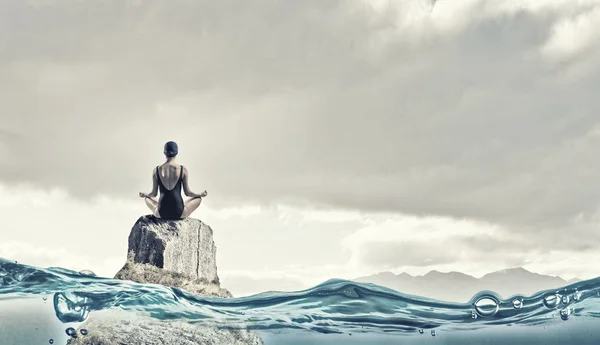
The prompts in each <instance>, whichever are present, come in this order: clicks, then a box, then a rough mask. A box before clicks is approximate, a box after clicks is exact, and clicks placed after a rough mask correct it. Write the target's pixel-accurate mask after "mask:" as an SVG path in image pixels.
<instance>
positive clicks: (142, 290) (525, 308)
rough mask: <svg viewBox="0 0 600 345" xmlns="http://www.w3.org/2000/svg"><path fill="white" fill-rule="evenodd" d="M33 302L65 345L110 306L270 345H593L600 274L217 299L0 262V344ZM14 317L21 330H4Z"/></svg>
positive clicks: (344, 286) (328, 287) (335, 284)
mask: <svg viewBox="0 0 600 345" xmlns="http://www.w3.org/2000/svg"><path fill="white" fill-rule="evenodd" d="M35 303H39V304H40V306H39V307H40V308H45V309H44V310H46V312H47V313H48V315H51V317H50V316H49V317H48V318H47V319H44V321H43V322H41V323H40V322H39V321H38V322H37V323H35V326H36V327H37V329H38V331H37V333H36V335H39V337H37V338H36V339H38V338H39V339H47V342H45V343H49V341H50V339H52V343H53V344H64V343H65V342H66V339H67V338H68V336H69V335H68V334H67V333H68V332H67V329H68V328H69V327H72V328H74V329H76V328H77V325H78V324H80V323H81V322H83V321H85V320H86V318H87V317H88V316H89V315H90V314H91V313H94V312H99V311H105V310H112V309H118V310H121V311H125V312H131V313H137V314H145V315H149V316H152V317H154V318H156V319H160V320H165V321H168V320H185V321H187V322H190V323H199V324H206V325H211V326H217V327H228V328H242V327H243V328H250V329H255V330H258V331H259V332H260V333H261V335H262V337H263V339H264V340H265V343H267V344H320V343H323V344H324V343H331V344H333V343H336V344H340V343H341V344H398V343H402V344H412V343H419V344H423V343H428V342H432V343H436V344H471V343H472V344H544V345H547V344H571V343H573V344H588V343H589V344H598V343H600V335H598V334H597V333H595V331H594V330H595V329H596V328H598V326H599V325H600V278H597V279H592V280H588V281H582V282H579V283H576V284H572V285H569V286H565V287H562V288H559V289H553V290H544V291H540V292H538V293H535V294H533V295H531V296H511V297H510V298H506V299H502V298H500V296H498V295H497V294H495V293H494V292H492V291H482V292H480V293H478V294H477V295H475V296H473V298H472V299H471V300H470V301H468V302H466V303H450V302H443V301H437V300H434V299H428V298H423V297H418V296H413V295H407V294H402V293H400V292H397V291H394V290H391V289H387V288H384V287H381V286H377V285H374V284H363V283H355V282H351V281H347V280H340V279H331V280H328V281H326V282H324V283H322V284H319V285H317V286H315V287H313V288H310V289H307V290H302V291H297V292H265V293H261V294H258V295H254V296H249V297H241V298H230V299H221V298H209V297H198V296H194V295H191V294H189V293H187V292H185V291H183V290H181V289H177V288H168V287H164V286H161V285H153V284H137V283H133V282H128V281H121V280H114V279H109V278H102V277H96V276H94V275H93V274H92V273H91V272H81V273H79V272H75V271H71V270H67V269H63V268H45V269H43V268H38V267H32V266H27V265H22V264H19V263H16V262H14V261H7V260H3V259H0V315H1V316H2V317H0V332H2V333H3V335H2V336H4V338H2V336H0V339H16V338H17V336H18V334H16V335H15V334H9V333H10V332H24V329H25V330H26V329H27V328H28V321H27V315H28V313H30V312H28V311H27V310H28V308H30V307H28V306H31V305H33V304H35ZM20 306H22V307H20ZM31 308H33V307H31ZM31 310H33V309H31ZM19 313H20V315H21V321H19V322H18V324H17V325H18V326H19V327H20V328H19V327H16V326H10V327H9V326H8V324H9V323H10V322H13V323H15V321H14V320H15V319H16V318H17V319H18V317H17V314H19ZM31 313H33V311H31ZM35 313H37V314H36V315H38V316H39V315H41V314H40V313H39V312H35ZM30 316H31V315H30ZM46 326H47V327H46ZM15 327H16V328H15ZM31 327H33V323H32V325H31ZM17 328H18V330H17ZM44 332H47V334H46V333H44ZM42 333H44V334H42ZM59 333H60V334H59ZM6 342H7V340H5V342H2V341H0V343H2V344H3V345H4V344H5V343H6ZM32 343H36V344H39V342H38V340H36V342H32ZM18 345H25V344H18Z"/></svg>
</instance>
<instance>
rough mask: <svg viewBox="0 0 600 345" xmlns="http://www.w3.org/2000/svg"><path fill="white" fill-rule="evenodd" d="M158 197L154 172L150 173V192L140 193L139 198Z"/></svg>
mask: <svg viewBox="0 0 600 345" xmlns="http://www.w3.org/2000/svg"><path fill="white" fill-rule="evenodd" d="M157 195H158V176H156V170H154V171H153V172H152V191H151V192H150V193H148V194H146V193H143V192H140V197H142V198H145V197H150V198H154V197H156V196H157Z"/></svg>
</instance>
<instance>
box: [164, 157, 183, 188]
mask: <svg viewBox="0 0 600 345" xmlns="http://www.w3.org/2000/svg"><path fill="white" fill-rule="evenodd" d="M181 169H182V166H181V165H179V164H172V163H171V162H168V163H164V164H162V165H160V166H159V167H158V174H159V178H160V182H162V184H163V186H165V188H166V189H173V188H175V185H176V184H177V181H179V176H180V174H182V171H181Z"/></svg>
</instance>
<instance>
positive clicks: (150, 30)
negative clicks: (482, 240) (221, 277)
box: [0, 0, 600, 267]
mask: <svg viewBox="0 0 600 345" xmlns="http://www.w3.org/2000/svg"><path fill="white" fill-rule="evenodd" d="M386 3H388V2H386V1H375V0H373V1H363V0H360V1H359V0H343V1H342V0H338V1H333V0H332V1H232V0H221V1H199V0H198V1H192V0H189V1H184V0H176V1H168V2H165V1H120V0H119V1H117V0H113V1H110V0H106V1H96V2H80V1H49V0H48V1H41V0H40V1H22V2H21V1H19V2H17V1H6V2H2V3H1V4H0V153H2V155H0V180H1V181H2V182H3V183H4V184H7V185H13V184H15V183H18V182H19V183H21V182H22V183H30V184H33V185H34V186H36V187H37V188H43V189H51V188H55V187H58V188H63V189H65V190H66V191H68V192H69V193H70V194H71V195H72V196H73V197H75V198H77V200H78V202H89V201H90V198H93V197H95V196H97V195H104V196H107V197H109V198H112V199H113V200H116V199H122V200H128V202H130V201H132V200H133V202H135V201H136V200H135V198H136V196H137V192H139V191H140V190H144V191H145V190H149V188H150V182H151V180H150V173H151V171H152V168H153V167H154V166H156V164H159V163H160V161H161V159H162V144H163V143H164V142H165V141H167V140H175V141H177V142H178V143H179V144H180V152H181V163H182V164H184V165H186V167H187V168H188V169H189V171H190V176H191V183H192V188H193V189H195V191H198V192H199V191H201V190H203V189H207V190H208V191H209V195H210V207H213V208H214V209H219V208H230V207H238V206H243V205H257V204H260V205H266V206H268V205H270V206H273V205H288V206H291V207H308V206H310V207H317V208H325V209H338V208H339V209H352V210H355V211H357V212H363V213H364V212H368V213H374V212H375V213H376V212H386V213H387V214H409V215H411V214H412V215H422V216H424V215H438V216H446V217H449V218H450V219H463V218H468V219H476V220H480V221H483V222H489V223H493V224H499V225H501V226H503V229H504V230H503V231H505V232H506V233H509V234H510V233H512V234H525V236H524V239H523V241H522V242H520V243H521V245H522V246H524V248H534V249H536V250H542V249H544V250H547V251H551V250H573V251H578V250H583V251H594V250H595V249H594V248H595V247H594V245H596V246H597V245H600V239H599V238H598V235H597V230H596V225H597V224H598V222H597V217H598V206H599V202H600V184H598V183H597V176H598V172H599V171H600V163H598V162H599V161H598V160H597V159H595V158H596V156H597V155H598V154H600V146H599V144H600V127H599V125H600V116H598V115H599V113H600V98H599V97H598V96H597V90H598V88H599V86H600V64H598V63H597V61H600V44H599V43H598V42H600V24H598V23H600V3H599V2H598V1H580V2H577V3H574V2H571V1H556V2H552V3H551V4H550V3H549V2H547V1H546V2H544V1H522V2H520V1H516V2H515V1H513V2H509V1H495V2H490V1H478V0H465V1H464V2H461V3H460V4H457V3H456V2H453V1H443V0H440V1H437V4H436V5H435V7H433V9H431V6H430V5H431V4H430V3H429V2H427V1H421V2H420V1H397V2H391V3H392V4H393V5H387V6H388V7H386ZM207 202H208V201H207ZM261 224H262V223H261ZM358 226H359V225H358V224H354V226H352V227H348V228H347V229H352V230H356V228H357V227H358ZM298 231H301V230H298ZM322 231H326V230H322ZM347 232H351V231H350V230H348V231H347ZM273 233H275V232H273ZM564 234H568V236H566V238H564V240H561V241H556V240H554V239H553V238H554V237H552V236H564ZM346 235H348V234H346ZM578 238H586V241H585V242H586V244H588V246H587V247H586V248H581V243H580V241H578ZM286 239H287V240H290V239H291V237H286ZM456 241H461V243H462V244H461V245H467V244H468V243H469V242H468V239H464V238H462V239H457V240H456ZM283 242H285V240H284V241H283ZM325 243H331V244H334V243H335V240H334V239H333V238H331V239H330V242H325ZM381 245H382V244H365V248H372V249H373V250H372V251H370V254H368V255H367V254H365V256H364V258H365V260H367V261H369V260H370V261H369V262H371V263H380V264H381V265H382V267H383V266H386V267H387V266H390V267H398V260H400V259H399V258H398V257H397V255H392V254H390V253H396V252H401V250H404V249H406V248H405V247H403V246H404V245H405V244H398V246H397V247H395V244H394V243H391V244H389V243H388V244H384V246H386V247H385V250H382V247H381ZM511 247H513V248H514V245H513V244H510V241H508V242H507V241H500V243H499V244H498V245H497V248H498V250H499V253H500V254H498V255H500V256H501V255H502V254H501V253H506V252H504V251H502V250H505V249H501V248H511ZM365 250H366V249H365ZM432 250H433V249H432ZM523 250H525V249H523ZM322 252H323V253H325V252H326V251H325V250H323V251H322ZM405 253H412V254H413V256H411V258H412V260H409V261H410V262H413V263H419V262H423V261H422V260H425V258H420V257H418V254H419V253H418V251H417V250H414V252H413V251H407V252H405ZM273 255H274V257H279V256H277V255H275V254H273ZM324 255H325V254H324ZM378 255H380V256H379V257H378ZM448 255H450V254H448ZM283 256H285V250H283V252H282V253H281V257H283ZM450 256H451V255H450ZM330 259H331V258H330ZM433 259H434V261H435V260H441V261H442V262H453V261H455V260H454V259H453V258H452V257H448V256H447V255H446V254H445V255H440V256H439V257H437V258H433ZM315 260H316V259H315ZM331 260H333V259H331ZM519 260H521V261H522V258H521V259H518V260H516V261H515V262H519ZM523 260H524V259H523ZM327 262H330V261H327ZM306 264H308V263H306Z"/></svg>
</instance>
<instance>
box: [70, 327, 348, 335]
mask: <svg viewBox="0 0 600 345" xmlns="http://www.w3.org/2000/svg"><path fill="white" fill-rule="evenodd" d="M79 333H81V335H88V330H87V329H85V328H82V329H80V330H79ZM350 335H352V334H350Z"/></svg>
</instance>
